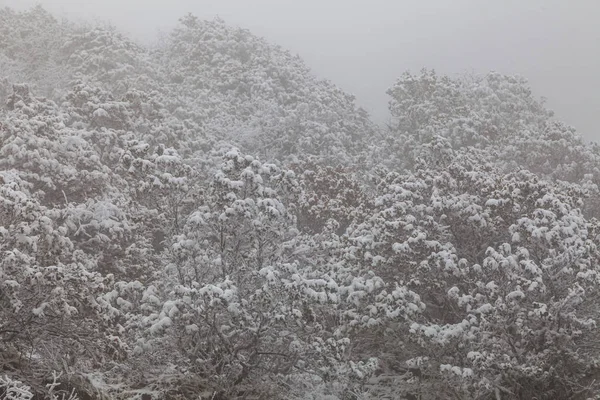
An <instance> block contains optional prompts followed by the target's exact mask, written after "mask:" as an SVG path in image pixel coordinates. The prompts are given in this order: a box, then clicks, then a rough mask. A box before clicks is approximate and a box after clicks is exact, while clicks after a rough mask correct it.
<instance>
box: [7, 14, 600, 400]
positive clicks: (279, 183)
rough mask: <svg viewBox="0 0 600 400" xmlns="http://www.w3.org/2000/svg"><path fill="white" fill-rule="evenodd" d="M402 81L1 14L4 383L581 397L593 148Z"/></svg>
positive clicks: (203, 26) (595, 307) (263, 393)
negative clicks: (345, 78)
mask: <svg viewBox="0 0 600 400" xmlns="http://www.w3.org/2000/svg"><path fill="white" fill-rule="evenodd" d="M398 75H399V78H398V80H397V81H396V82H390V84H392V86H391V88H390V89H389V91H388V95H389V99H390V103H389V111H390V115H391V119H390V120H391V123H390V124H389V125H388V126H386V127H385V128H381V127H379V126H377V125H376V124H374V123H373V122H371V120H370V119H369V116H368V115H367V113H366V112H365V111H364V110H362V109H360V108H359V107H358V106H357V105H356V103H355V99H354V98H353V96H350V95H348V94H346V93H344V92H343V91H342V90H340V89H339V88H337V87H336V86H334V85H333V84H331V83H329V82H327V81H322V80H319V79H317V78H316V77H315V76H314V75H313V74H312V73H311V71H310V70H309V68H308V67H307V66H306V65H305V64H304V63H303V62H302V60H300V59H299V58H298V57H294V56H292V55H290V54H289V53H288V52H286V51H285V50H283V49H281V48H279V47H277V46H274V45H272V44H269V43H267V42H266V41H265V40H263V39H260V38H258V37H256V36H253V35H252V34H251V33H250V32H248V31H246V30H242V29H238V28H232V27H230V26H228V25H227V24H226V23H225V22H223V21H221V20H214V21H201V20H198V19H197V18H195V17H193V16H191V15H188V16H185V17H183V18H182V19H181V20H180V24H179V25H178V26H177V28H176V29H174V30H173V31H172V32H171V33H170V34H169V35H168V37H167V38H166V39H165V40H164V41H162V42H161V44H160V46H157V47H156V48H152V49H149V48H144V47H142V46H140V45H137V44H136V43H134V42H132V41H130V40H128V39H127V38H126V37H124V36H122V35H121V34H119V33H118V32H116V31H115V30H112V29H108V28H99V27H95V26H90V25H78V24H74V23H69V22H59V21H57V20H55V19H54V18H53V17H52V16H51V15H50V14H48V13H47V12H46V11H44V10H43V9H42V8H39V7H38V8H35V9H32V10H30V11H27V12H15V11H12V10H10V9H8V8H6V9H1V10H0V399H2V400H31V399H53V400H59V399H60V400H77V399H79V400H87V399H89V400H101V399H134V400H135V399H138V400H153V399H156V400H158V399H170V400H175V399H190V400H191V399H213V400H217V399H221V400H223V399H291V400H362V399H412V400H416V399H420V400H426V399H427V400H429V399H463V400H471V399H472V400H475V399H478V400H484V399H489V400H506V399H523V400H530V399H540V400H541V399H574V400H578V399H582V400H583V399H600V396H598V395H597V393H599V392H600V345H599V343H600V333H599V331H598V328H597V326H596V321H597V319H598V318H600V315H599V313H600V285H599V283H600V275H599V273H600V249H598V240H599V238H600V236H599V235H600V223H599V222H598V220H597V219H596V217H598V216H599V215H600V193H599V190H598V183H600V169H599V167H600V148H599V147H598V146H597V145H595V144H589V143H587V142H585V141H583V140H582V139H581V137H580V136H579V135H578V134H577V133H576V132H575V131H574V130H573V129H572V128H570V127H569V126H566V125H565V124H563V123H561V122H560V121H559V120H558V119H557V118H555V117H553V115H552V113H551V112H550V111H549V110H547V109H546V108H545V106H544V103H543V101H541V100H540V99H539V98H537V97H536V96H535V95H534V94H532V93H531V90H530V89H529V87H528V84H527V82H526V81H525V80H524V79H522V78H519V77H513V76H504V75H501V74H498V73H493V72H491V73H489V74H487V75H482V76H464V77H461V78H456V79H454V78H449V77H446V76H440V75H438V74H436V73H435V72H434V71H433V70H426V69H425V70H422V71H420V72H418V73H414V72H413V73H409V72H406V73H402V71H399V74H398Z"/></svg>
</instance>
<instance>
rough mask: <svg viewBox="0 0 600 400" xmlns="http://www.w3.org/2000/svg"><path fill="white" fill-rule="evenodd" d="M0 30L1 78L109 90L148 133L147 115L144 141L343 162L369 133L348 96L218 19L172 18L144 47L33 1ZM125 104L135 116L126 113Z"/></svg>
mask: <svg viewBox="0 0 600 400" xmlns="http://www.w3.org/2000/svg"><path fill="white" fill-rule="evenodd" d="M2 29H3V34H2V39H0V40H1V42H0V43H1V46H2V49H3V50H4V51H3V52H2V56H3V59H2V63H1V65H2V70H3V73H4V75H8V76H9V77H10V78H11V79H13V80H16V81H23V82H28V83H29V84H30V85H31V89H32V90H33V91H34V92H35V94H36V95H45V96H50V98H51V99H52V100H55V101H58V102H62V99H63V98H64V96H65V95H67V94H68V93H69V92H75V93H81V91H85V92H87V93H93V92H94V91H95V90H101V91H103V92H106V93H105V94H103V95H100V94H98V95H96V97H98V96H100V97H99V98H97V99H96V98H90V99H85V100H86V101H87V100H91V101H92V102H94V101H95V102H97V103H98V102H103V101H105V100H106V99H103V98H102V96H106V95H108V94H109V95H110V96H111V97H112V98H113V99H114V101H116V102H119V103H122V104H120V106H121V107H122V108H123V113H125V114H128V115H122V116H120V118H121V119H122V121H121V123H122V124H123V123H128V124H129V125H127V127H128V128H131V129H134V130H139V128H140V127H138V126H137V125H136V123H139V124H144V126H143V128H144V129H146V130H148V129H149V127H148V126H146V125H148V122H149V121H147V120H151V121H152V125H153V126H152V128H151V129H153V130H152V131H148V132H146V133H147V134H148V137H147V138H145V139H146V140H148V141H156V140H157V139H158V140H160V141H161V143H164V144H165V145H167V146H177V147H178V150H180V151H183V152H187V151H194V150H196V149H199V148H202V149H204V150H206V149H209V148H212V147H215V146H217V145H218V144H220V143H227V144H235V145H236V146H239V147H240V148H241V149H243V150H248V151H252V152H255V153H257V154H261V156H263V157H266V158H276V159H282V160H284V159H288V158H296V156H297V155H298V154H303V157H305V158H315V159H317V160H319V161H326V162H329V163H331V162H334V161H335V162H344V163H346V164H348V163H350V162H352V161H354V160H352V159H349V156H354V155H357V153H358V152H359V151H360V150H362V149H364V148H365V146H366V145H368V142H366V141H365V140H363V138H371V137H372V136H373V133H374V132H375V126H374V125H373V124H372V123H371V122H370V121H369V119H368V116H367V115H366V113H365V112H364V111H362V110H360V109H359V108H358V107H357V106H356V105H355V103H354V99H353V97H352V96H350V95H348V94H346V93H344V92H342V91H341V90H339V89H338V88H337V87H335V86H334V85H332V84H330V83H329V82H327V81H323V80H319V79H317V78H316V77H315V76H314V75H313V74H312V73H311V72H310V70H309V69H308V68H307V67H306V66H305V65H304V63H303V62H302V61H301V60H300V59H299V58H298V57H294V56H292V55H291V54H290V53H289V52H287V51H284V50H282V49H281V48H279V47H277V46H273V45H270V44H268V43H266V42H265V41H264V40H262V39H260V38H257V37H256V36H254V35H252V34H251V33H250V32H248V31H246V30H242V29H239V28H231V27H229V26H227V25H226V24H225V23H224V22H223V21H221V20H215V21H199V20H197V19H196V18H195V17H193V16H187V17H185V18H182V19H181V21H180V24H179V26H178V27H177V28H176V29H175V30H174V31H173V32H172V33H171V34H170V35H169V36H168V38H166V39H165V41H164V42H165V43H163V45H162V46H160V48H159V49H158V50H153V51H150V50H148V49H145V48H142V47H140V46H138V45H136V44H135V43H133V42H131V41H130V40H128V39H127V38H125V37H123V36H122V35H121V34H119V33H118V32H116V31H115V30H113V29H106V28H98V27H87V26H85V27H82V26H75V25H70V24H65V23H59V22H57V21H56V20H54V19H53V18H52V16H50V15H48V14H47V13H46V12H45V11H44V10H43V9H41V8H37V9H34V10H32V11H30V12H27V13H15V12H12V11H10V10H5V11H4V12H3V13H2ZM5 32H6V34H5ZM81 100H82V101H83V99H81ZM134 104H137V105H138V108H139V111H138V113H139V112H142V115H139V116H138V118H136V116H135V115H129V114H132V113H135V110H132V108H134ZM106 111H109V110H106ZM115 112H116V111H115ZM140 117H141V118H140ZM124 119H126V120H124ZM140 119H142V120H140ZM121 127H124V126H121ZM156 131H160V133H159V134H157V132H156ZM184 142H185V143H184ZM179 146H181V148H179ZM185 146H187V147H185Z"/></svg>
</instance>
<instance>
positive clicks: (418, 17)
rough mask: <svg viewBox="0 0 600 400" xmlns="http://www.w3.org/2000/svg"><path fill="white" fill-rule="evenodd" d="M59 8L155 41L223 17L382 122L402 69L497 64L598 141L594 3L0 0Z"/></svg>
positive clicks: (598, 7) (599, 62)
mask: <svg viewBox="0 0 600 400" xmlns="http://www.w3.org/2000/svg"><path fill="white" fill-rule="evenodd" d="M35 4H42V5H43V6H44V7H45V8H46V9H48V10H49V11H51V12H52V13H54V14H55V15H56V16H57V17H67V18H69V19H81V18H84V19H87V20H94V19H96V20H100V21H110V22H111V23H112V24H114V25H115V26H116V27H118V28H119V29H120V30H121V31H123V32H125V33H127V34H129V35H130V36H131V37H133V38H134V39H136V40H139V41H143V42H146V43H150V42H152V41H153V40H154V39H155V38H156V37H157V34H158V32H159V31H163V32H165V31H168V30H169V29H171V28H172V27H173V26H174V25H175V24H176V22H177V19H178V18H179V17H181V16H183V15H185V14H186V13H187V12H191V13H193V14H195V15H197V16H198V17H201V18H208V19H212V18H213V17H215V16H217V15H218V16H219V17H221V18H223V19H224V20H225V21H226V22H228V23H229V24H231V25H237V26H241V27H243V28H248V29H250V30H251V31H252V32H253V33H255V34H257V35H259V36H264V37H265V38H267V39H268V40H269V41H271V42H274V43H277V44H280V45H281V46H283V47H285V48H287V49H289V50H290V51H292V52H293V53H297V54H299V55H300V56H301V57H302V58H303V59H304V60H305V61H306V63H307V64H308V65H309V66H310V67H311V68H312V69H313V71H314V72H315V73H316V74H317V75H318V76H320V77H323V78H327V79H329V80H331V81H332V82H334V83H336V84H337V85H339V86H340V87H341V88H343V89H344V90H346V91H348V92H350V93H353V94H355V95H356V97H357V99H358V102H359V104H361V105H362V106H364V107H365V108H366V109H367V110H368V111H369V112H370V113H371V115H372V116H373V117H374V119H375V120H376V121H378V122H384V121H386V119H387V116H388V112H387V101H388V99H387V96H386V95H385V91H386V89H387V88H388V87H390V86H391V85H392V84H393V82H394V80H395V79H396V78H397V77H398V76H399V75H400V74H401V73H402V72H403V71H405V70H407V69H410V70H412V71H413V72H417V71H418V70H419V69H421V68H422V67H428V68H434V69H436V70H437V71H438V72H440V73H445V74H450V75H454V74H459V73H464V72H475V73H485V72H488V71H490V70H495V71H498V72H501V73H507V74H519V75H522V76H524V77H526V78H527V79H529V81H530V83H531V85H532V87H533V89H534V91H535V94H536V95H537V96H544V97H546V98H547V99H548V106H549V107H550V108H551V109H553V110H554V111H556V113H557V117H558V118H559V119H561V120H563V121H565V122H566V123H568V124H571V125H573V126H574V127H575V128H577V129H578V130H579V131H580V132H581V133H582V134H583V135H584V137H586V138H587V139H591V140H595V141H600V129H599V128H598V125H599V121H598V120H599V118H598V116H599V115H600V94H599V91H600V24H598V23H597V20H598V17H600V1H597V0H497V1H491V0H489V1H486V0H362V1H358V0H343V1H342V0H37V1H36V0H0V6H4V5H7V6H11V7H14V8H18V9H24V8H27V7H31V6H33V5H35Z"/></svg>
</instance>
